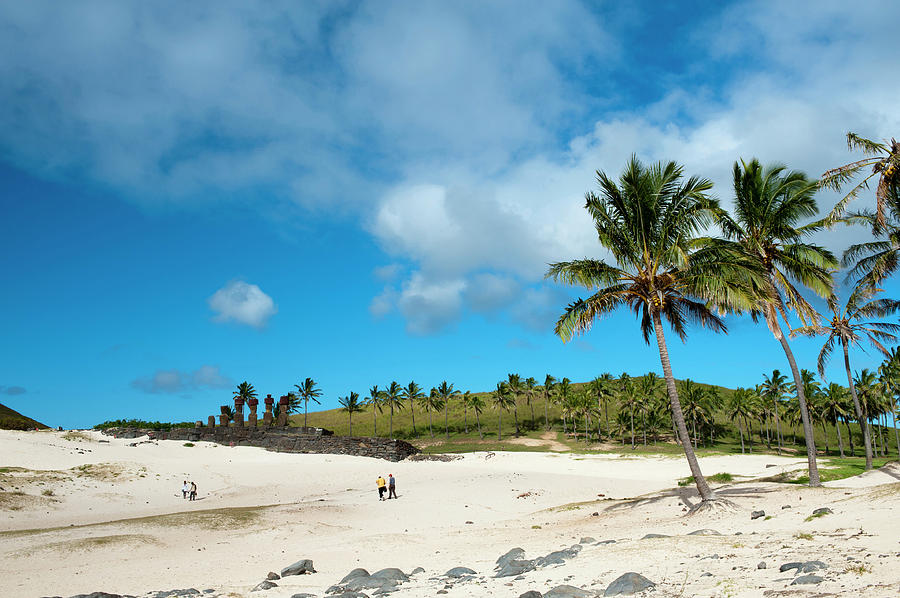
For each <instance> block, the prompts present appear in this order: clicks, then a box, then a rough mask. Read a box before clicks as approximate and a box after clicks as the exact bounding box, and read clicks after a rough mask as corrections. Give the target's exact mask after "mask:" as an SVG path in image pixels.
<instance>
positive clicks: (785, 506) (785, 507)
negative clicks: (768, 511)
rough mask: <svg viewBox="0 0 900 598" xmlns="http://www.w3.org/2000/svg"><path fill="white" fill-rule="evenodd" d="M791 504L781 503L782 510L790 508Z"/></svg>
mask: <svg viewBox="0 0 900 598" xmlns="http://www.w3.org/2000/svg"><path fill="white" fill-rule="evenodd" d="M790 508H791V505H781V510H782V511H783V510H785V509H790Z"/></svg>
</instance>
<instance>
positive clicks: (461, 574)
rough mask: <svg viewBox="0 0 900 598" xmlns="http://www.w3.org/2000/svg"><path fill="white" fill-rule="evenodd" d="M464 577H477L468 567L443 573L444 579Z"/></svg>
mask: <svg viewBox="0 0 900 598" xmlns="http://www.w3.org/2000/svg"><path fill="white" fill-rule="evenodd" d="M466 575H477V573H476V572H475V571H473V570H472V569H469V568H468V567H453V568H452V569H450V570H449V571H447V572H446V573H444V576H445V577H453V578H460V577H465V576H466Z"/></svg>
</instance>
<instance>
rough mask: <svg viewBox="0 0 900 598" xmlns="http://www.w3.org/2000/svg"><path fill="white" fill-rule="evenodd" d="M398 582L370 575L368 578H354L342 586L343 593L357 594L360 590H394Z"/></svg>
mask: <svg viewBox="0 0 900 598" xmlns="http://www.w3.org/2000/svg"><path fill="white" fill-rule="evenodd" d="M397 585H398V582H397V581H396V580H394V579H383V578H381V577H375V576H374V575H370V576H368V577H354V578H353V579H351V580H350V581H348V582H347V583H345V584H343V586H342V589H343V591H344V592H347V591H350V592H358V591H360V590H385V589H387V590H392V589H394V588H396V587H397Z"/></svg>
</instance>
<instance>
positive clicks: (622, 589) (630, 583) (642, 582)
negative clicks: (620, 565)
mask: <svg viewBox="0 0 900 598" xmlns="http://www.w3.org/2000/svg"><path fill="white" fill-rule="evenodd" d="M655 586H656V584H655V583H653V582H652V581H650V580H649V579H647V578H646V577H644V576H643V575H641V574H640V573H634V572H633V571H631V572H628V573H625V574H623V575H620V576H619V577H618V578H616V580H615V581H614V582H612V583H611V584H609V585H608V586H607V587H606V591H605V592H603V595H604V596H631V595H632V594H637V593H638V592H643V591H644V590H646V589H647V588H652V587H655Z"/></svg>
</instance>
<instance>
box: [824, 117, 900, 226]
mask: <svg viewBox="0 0 900 598" xmlns="http://www.w3.org/2000/svg"><path fill="white" fill-rule="evenodd" d="M847 148H848V149H849V150H850V151H851V152H852V151H854V150H857V149H859V150H862V152H863V153H864V154H866V155H867V156H868V157H867V158H863V159H862V160H857V161H855V162H851V163H850V164H844V165H843V166H838V167H837V168H832V169H831V170H828V171H826V172H824V173H823V174H822V180H821V181H820V182H819V185H820V186H822V187H826V188H829V189H834V190H835V191H840V190H841V189H843V188H844V186H845V185H847V183H849V182H850V181H852V180H853V179H854V178H855V177H856V176H857V175H858V174H859V173H860V172H862V171H864V170H866V169H871V173H869V174H867V175H866V177H865V178H863V180H862V181H860V182H859V183H857V184H856V185H855V186H854V187H853V188H852V189H850V191H849V192H848V193H847V194H846V195H845V196H844V197H843V199H841V200H840V201H839V202H838V203H837V205H835V206H834V208H833V209H832V210H831V214H830V215H829V219H831V220H835V219H837V218H839V217H840V216H841V215H842V214H843V212H844V210H845V209H846V207H847V204H848V203H849V202H850V201H851V200H853V198H855V197H856V196H857V195H859V193H860V191H862V190H863V189H868V187H869V181H870V180H871V179H873V178H874V177H875V175H878V185H877V186H876V187H875V206H876V211H875V217H876V219H877V220H878V221H879V222H882V223H883V222H884V212H885V203H886V202H887V201H888V195H889V194H890V192H891V190H896V189H897V188H898V187H900V143H898V142H897V140H896V139H891V143H890V145H888V144H887V143H886V142H885V143H878V142H877V141H872V140H871V139H866V138H865V137H860V136H859V135H857V134H856V133H847Z"/></svg>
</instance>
